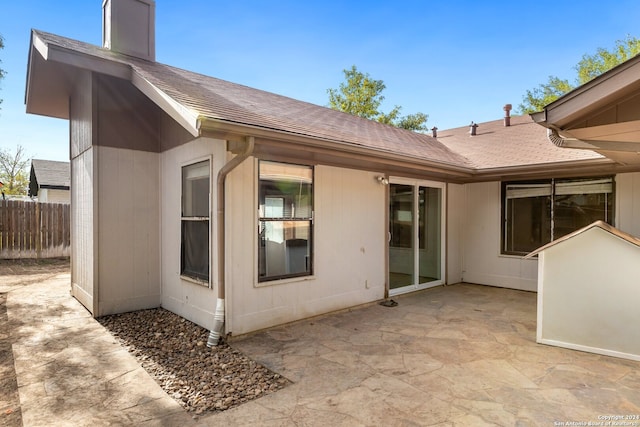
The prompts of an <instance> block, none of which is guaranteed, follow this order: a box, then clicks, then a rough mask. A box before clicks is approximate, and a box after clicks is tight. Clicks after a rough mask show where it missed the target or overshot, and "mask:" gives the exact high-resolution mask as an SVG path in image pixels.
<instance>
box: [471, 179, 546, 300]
mask: <svg viewBox="0 0 640 427" xmlns="http://www.w3.org/2000/svg"><path fill="white" fill-rule="evenodd" d="M500 186H501V184H500V182H482V183H473V184H466V185H465V203H466V208H465V209H464V211H465V220H464V224H463V230H464V232H463V233H462V236H463V239H464V243H463V248H464V249H463V267H462V268H463V271H462V278H463V280H464V281H465V282H469V283H478V284H483V285H491V286H499V287H505V288H513V289H522V290H527V291H535V290H536V289H537V278H538V274H537V268H538V263H537V260H535V259H522V258H521V257H519V256H505V255H501V254H500V244H501V243H500V239H501V238H500V232H501V230H500V226H501V224H500V209H501V206H502V203H501V200H500V197H501V195H500V191H501V190H500Z"/></svg>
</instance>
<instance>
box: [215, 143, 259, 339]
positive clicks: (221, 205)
mask: <svg viewBox="0 0 640 427" xmlns="http://www.w3.org/2000/svg"><path fill="white" fill-rule="evenodd" d="M245 142H246V145H245V147H244V150H242V152H241V153H239V154H238V155H237V156H236V157H234V158H233V159H231V160H230V161H229V162H227V163H226V164H225V165H224V166H223V167H222V168H221V169H220V172H218V179H217V202H218V211H217V227H218V228H217V230H218V300H217V302H216V311H215V314H214V318H213V320H214V322H213V328H212V329H211V331H210V332H209V338H208V340H207V347H215V346H217V345H218V344H219V342H220V337H221V336H222V331H223V329H224V321H225V258H226V254H225V247H226V245H225V243H226V239H225V184H226V180H227V175H229V173H230V172H231V171H232V170H234V169H235V168H236V167H237V166H239V165H240V164H241V163H242V162H244V161H245V160H246V159H247V157H249V156H251V155H252V154H253V149H254V147H255V139H254V138H253V137H251V136H249V137H247V138H246V139H245Z"/></svg>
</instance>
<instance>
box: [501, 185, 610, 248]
mask: <svg viewBox="0 0 640 427" xmlns="http://www.w3.org/2000/svg"><path fill="white" fill-rule="evenodd" d="M613 200H614V192H613V178H612V177H605V178H591V179H552V180H544V181H530V182H506V183H503V184H502V202H503V206H502V207H503V209H502V213H503V224H504V226H503V230H502V234H503V239H502V240H503V244H502V253H504V254H514V255H520V254H527V253H529V252H532V251H534V250H535V249H537V248H539V247H540V246H543V245H545V244H547V243H549V242H551V241H552V240H555V239H558V238H560V237H562V236H564V235H566V234H569V233H572V232H573V231H576V230H578V229H580V228H582V227H585V226H587V225H589V224H591V223H592V222H594V221H597V220H602V221H605V222H607V223H609V224H613Z"/></svg>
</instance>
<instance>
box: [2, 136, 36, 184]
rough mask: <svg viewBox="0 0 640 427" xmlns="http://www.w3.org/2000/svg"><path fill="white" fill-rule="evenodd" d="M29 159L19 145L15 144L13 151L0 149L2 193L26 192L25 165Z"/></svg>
mask: <svg viewBox="0 0 640 427" xmlns="http://www.w3.org/2000/svg"><path fill="white" fill-rule="evenodd" d="M30 161H31V159H29V158H27V157H26V153H25V151H24V148H23V147H22V146H21V145H18V146H16V151H15V153H12V152H11V151H9V150H8V149H0V182H2V192H3V193H5V194H7V195H9V194H27V189H28V187H29V175H28V174H27V166H28V165H29V162H30Z"/></svg>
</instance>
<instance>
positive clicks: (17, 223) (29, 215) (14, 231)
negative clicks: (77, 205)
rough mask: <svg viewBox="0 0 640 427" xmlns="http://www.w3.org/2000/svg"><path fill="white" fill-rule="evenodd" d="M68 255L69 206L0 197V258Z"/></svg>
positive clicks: (69, 248)
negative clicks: (0, 198)
mask: <svg viewBox="0 0 640 427" xmlns="http://www.w3.org/2000/svg"><path fill="white" fill-rule="evenodd" d="M70 255H71V237H70V205H68V204H63V203H36V202H29V201H23V200H0V258H1V259H18V258H56V257H68V256H70Z"/></svg>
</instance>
